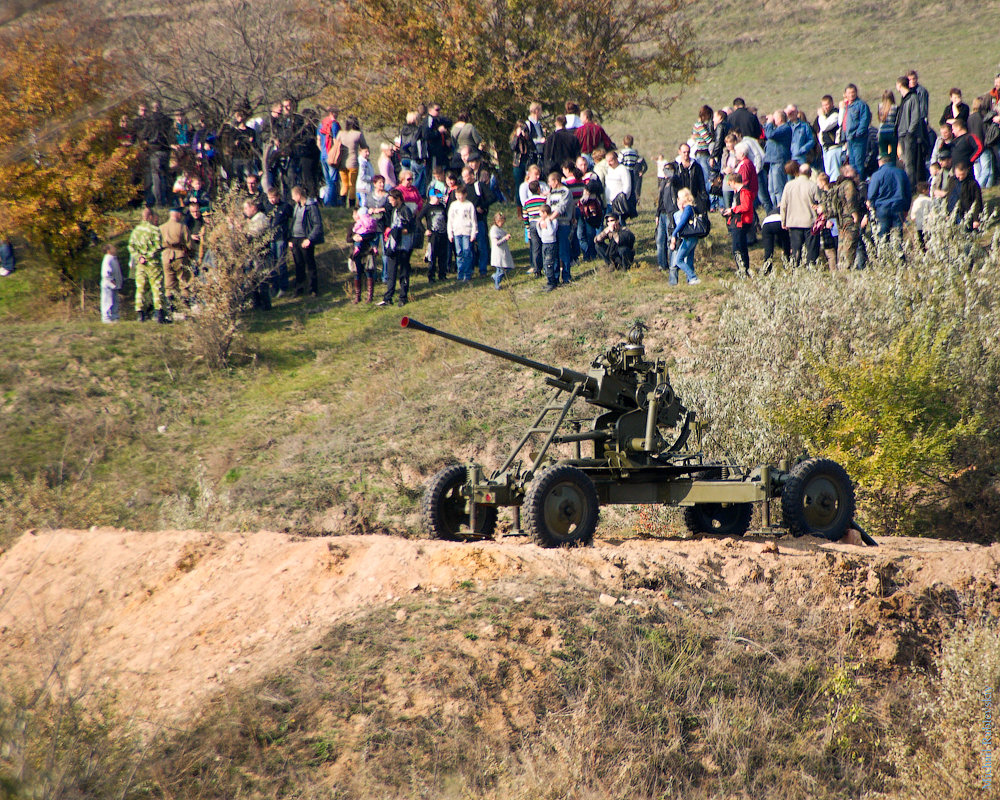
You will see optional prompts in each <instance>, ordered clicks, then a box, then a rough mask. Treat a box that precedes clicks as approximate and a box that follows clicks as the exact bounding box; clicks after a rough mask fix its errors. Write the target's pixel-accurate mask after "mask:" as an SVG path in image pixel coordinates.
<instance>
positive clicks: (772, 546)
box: [760, 542, 779, 555]
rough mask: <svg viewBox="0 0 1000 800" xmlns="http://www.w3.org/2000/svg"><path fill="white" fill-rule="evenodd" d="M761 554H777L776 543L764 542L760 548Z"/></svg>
mask: <svg viewBox="0 0 1000 800" xmlns="http://www.w3.org/2000/svg"><path fill="white" fill-rule="evenodd" d="M760 552H761V553H774V554H775V555H777V554H778V552H779V551H778V543H777V542H764V544H762V545H761V547H760Z"/></svg>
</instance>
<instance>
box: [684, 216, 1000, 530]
mask: <svg viewBox="0 0 1000 800" xmlns="http://www.w3.org/2000/svg"><path fill="white" fill-rule="evenodd" d="M983 242H985V244H984V243H983ZM998 277H1000V230H998V228H997V226H996V224H995V220H992V219H991V220H989V221H987V223H986V226H985V229H984V234H983V238H982V239H979V240H975V241H973V240H970V238H969V237H968V236H967V235H966V234H965V233H963V232H962V231H961V230H960V229H959V228H958V227H957V226H954V225H951V224H949V223H948V222H947V220H944V219H937V220H935V221H934V222H933V224H932V228H931V231H930V236H929V241H928V247H927V251H926V252H922V251H920V250H919V249H917V248H915V247H911V246H907V248H906V257H905V260H900V259H899V257H898V255H897V251H896V250H894V249H892V248H890V247H888V246H886V247H883V246H880V245H879V244H878V243H872V242H870V243H869V265H868V268H867V269H865V270H863V271H851V272H843V273H835V274H831V273H829V272H827V271H826V270H825V269H824V270H820V269H808V268H800V269H778V270H776V271H775V272H774V273H773V274H771V275H769V276H764V277H757V278H756V279H754V280H752V281H746V282H742V283H738V284H736V285H735V286H734V288H733V295H732V298H731V299H730V300H729V301H728V302H727V303H726V304H725V305H724V306H723V308H722V310H721V312H720V319H719V330H718V337H717V339H716V341H715V342H713V343H711V344H710V345H707V346H704V347H701V348H700V349H698V350H697V351H695V353H694V355H693V356H692V358H690V359H688V360H687V361H685V362H682V363H681V364H680V369H679V370H678V375H677V384H678V389H679V391H680V392H681V395H682V396H683V397H684V398H685V401H686V402H687V403H688V404H689V406H691V407H694V408H697V409H699V410H700V411H701V413H702V416H703V420H704V421H705V423H706V425H707V434H708V437H707V438H708V442H709V445H710V446H711V447H714V448H715V449H717V450H718V451H720V452H721V453H731V454H732V456H733V457H735V458H739V459H741V460H745V461H748V462H750V463H754V464H756V463H774V462H775V461H776V460H778V459H780V458H782V457H788V456H794V455H796V454H798V453H801V452H802V451H803V449H804V448H806V447H809V448H811V449H812V450H813V455H824V456H830V457H833V458H840V459H843V460H844V461H845V462H848V464H849V468H850V469H851V472H852V474H853V477H854V478H855V480H856V481H857V482H858V484H859V490H860V496H861V501H862V502H861V504H860V505H859V514H860V516H861V517H862V518H863V519H864V520H866V521H868V522H869V523H875V524H876V525H878V529H879V530H880V531H882V532H885V531H890V530H891V531H899V532H908V533H934V534H935V535H939V536H940V535H946V534H948V533H949V532H948V531H946V530H945V527H946V526H958V527H960V528H963V529H962V530H958V531H955V535H957V536H959V537H960V538H969V539H979V540H987V539H992V538H994V537H996V536H997V531H998V530H1000V525H998V524H997V523H998V522H1000V503H998V502H997V499H996V495H997V492H996V477H995V476H996V474H997V469H998V464H1000V461H998V459H997V452H998V444H1000V417H998V414H997V410H996V408H995V400H994V398H995V393H996V388H997V385H998V383H1000V343H998V341H997V337H996V331H997V330H998V329H1000V281H998ZM905 439H908V440H909V441H906V442H904V440H905ZM931 487H934V488H935V491H928V490H929V489H930V488H931Z"/></svg>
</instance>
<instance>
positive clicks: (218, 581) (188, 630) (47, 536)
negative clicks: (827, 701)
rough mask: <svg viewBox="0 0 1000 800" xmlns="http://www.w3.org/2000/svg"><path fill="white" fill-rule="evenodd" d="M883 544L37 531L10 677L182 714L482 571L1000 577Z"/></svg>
mask: <svg viewBox="0 0 1000 800" xmlns="http://www.w3.org/2000/svg"><path fill="white" fill-rule="evenodd" d="M880 544H881V547H879V548H874V549H873V548H863V547H854V546H850V545H834V544H829V543H826V542H821V541H820V540H815V539H799V540H795V539H789V538H785V539H780V540H777V541H775V540H771V539H755V538H748V539H744V540H721V541H720V540H713V539H702V540H681V539H663V540H659V539H657V540H650V539H646V540H635V539H631V540H626V541H622V542H615V541H607V540H605V541H602V540H598V541H597V542H596V544H595V546H594V547H592V548H585V549H580V550H571V551H563V550H543V549H540V548H538V547H535V546H534V545H532V544H530V543H528V542H527V541H526V540H523V539H513V538H508V539H506V540H504V541H500V542H484V543H475V544H453V543H446V542H437V541H414V540H406V539H401V538H393V537H384V536H351V537H335V538H301V537H295V536H289V535H286V534H279V533H270V532H258V533H252V534H238V533H199V532H194V531H163V532H156V533H140V532H133V531H121V530H108V529H98V530H91V531H66V530H58V531H47V532H41V533H29V534H26V535H24V536H23V537H21V538H20V539H19V540H18V541H17V542H16V543H15V545H14V546H13V547H12V548H11V549H10V550H9V551H7V552H6V553H3V554H0V664H3V665H4V666H3V667H2V668H0V673H3V674H0V678H3V679H4V680H29V681H32V680H37V677H29V676H37V675H39V674H48V675H49V676H50V680H54V681H59V680H64V681H66V682H67V684H68V685H70V686H73V687H82V688H87V687H99V686H101V687H105V686H106V687H107V688H111V689H114V690H117V691H118V692H119V697H121V698H125V699H127V700H128V701H130V702H134V703H135V704H136V706H137V707H142V708H143V709H148V713H149V714H150V716H151V717H152V718H153V719H155V720H159V721H169V720H176V719H182V718H183V717H185V716H187V715H188V714H189V713H190V712H191V711H193V710H194V709H197V708H198V707H199V705H200V704H201V702H202V701H203V700H205V699H206V698H207V697H208V696H210V695H212V694H213V693H215V692H216V691H218V690H219V689H220V688H221V687H223V686H224V685H225V684H226V683H227V682H229V681H235V682H237V683H242V682H245V681H247V680H250V679H253V678H255V677H259V676H262V675H264V674H265V673H267V672H271V671H273V670H275V669H277V668H279V667H281V665H282V664H284V663H287V662H288V661H289V660H291V659H293V658H294V657H295V656H296V654H298V653H301V652H302V651H305V650H307V649H309V648H310V647H312V646H313V645H314V644H315V643H316V642H317V641H318V640H319V638H320V637H321V636H322V635H323V634H324V632H325V631H327V630H328V629H329V627H330V625H331V624H333V623H335V622H336V621H338V620H341V619H345V618H347V617H349V616H350V615H353V614H358V613H363V612H364V611H365V610H367V609H368V608H370V607H371V606H373V605H375V604H381V603H394V602H399V601H400V598H407V597H412V596H414V595H415V594H419V593H421V592H436V591H448V590H450V589H453V588H455V587H456V586H457V585H458V584H459V583H462V582H465V581H473V582H475V586H476V587H477V588H480V589H482V588H484V587H491V591H501V592H502V591H503V589H504V585H505V583H506V584H513V582H515V581H521V580H523V579H540V580H544V581H546V582H556V583H564V584H571V585H574V586H577V587H578V588H579V589H580V591H583V592H590V593H592V594H593V597H594V602H595V603H596V602H605V603H612V602H615V599H616V598H617V599H620V600H626V599H636V600H638V601H639V602H643V603H656V602H666V594H665V588H664V587H668V586H670V585H678V584H684V585H686V586H691V587H695V588H696V589H701V590H704V591H709V592H713V591H714V592H724V593H740V594H743V595H745V596H746V598H747V599H748V600H751V601H752V602H759V603H762V604H763V605H764V606H765V607H767V605H768V604H769V603H771V604H773V603H787V602H794V598H799V597H803V596H804V595H805V593H807V592H810V591H812V592H813V596H814V598H815V596H817V595H816V590H817V587H822V586H823V585H827V584H828V585H829V587H830V589H829V591H822V592H820V593H819V595H818V596H819V597H821V598H823V599H822V600H821V602H823V603H826V604H827V605H828V606H829V608H830V610H831V612H833V613H836V612H841V611H844V610H847V609H848V608H849V607H853V603H852V601H850V598H849V597H848V596H847V595H845V593H844V592H842V591H838V590H837V588H836V587H837V586H838V585H843V584H844V583H845V581H844V580H842V578H843V576H845V575H848V576H850V581H848V582H849V583H852V584H853V585H858V586H861V585H863V586H867V587H868V589H869V590H870V594H871V595H872V596H875V597H884V596H886V595H888V594H892V590H894V589H895V587H902V586H905V587H906V589H907V591H909V592H911V593H919V592H920V591H922V590H924V589H927V588H929V587H934V586H939V585H944V586H948V587H955V588H958V589H962V588H965V587H968V586H969V585H972V584H975V583H977V582H978V583H980V584H983V585H986V586H992V587H993V588H995V587H996V584H997V583H1000V545H994V546H993V547H989V548H987V547H980V546H976V545H966V544H958V543H952V542H942V541H937V540H929V539H903V538H900V539H890V540H882V541H881V542H880ZM824 582H825V583H824ZM601 595H604V597H603V599H602V598H601ZM810 602H814V599H813V600H811V601H810ZM848 604H850V605H848ZM995 613H996V614H997V615H1000V604H997V608H996V609H995Z"/></svg>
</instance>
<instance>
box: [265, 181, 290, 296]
mask: <svg viewBox="0 0 1000 800" xmlns="http://www.w3.org/2000/svg"><path fill="white" fill-rule="evenodd" d="M261 211H263V212H264V213H265V214H267V222H268V226H269V227H270V230H271V244H270V245H269V253H268V256H269V258H270V261H271V269H272V272H271V276H272V277H271V285H272V286H275V287H277V292H276V297H281V295H282V294H283V293H284V292H287V291H288V259H287V255H288V242H289V241H290V240H291V238H292V205H291V203H289V202H288V201H287V200H284V199H283V198H282V197H281V192H279V191H278V187H277V186H271V187H270V188H268V190H267V197H266V198H265V200H264V204H263V206H262V207H261Z"/></svg>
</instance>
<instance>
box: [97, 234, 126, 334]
mask: <svg viewBox="0 0 1000 800" xmlns="http://www.w3.org/2000/svg"><path fill="white" fill-rule="evenodd" d="M122 283H123V281H122V268H121V265H120V264H119V263H118V251H117V250H116V248H115V246H114V244H112V243H111V242H109V243H108V244H107V245H106V246H105V247H104V260H103V261H102V262H101V322H117V321H118V318H119V316H120V314H121V311H120V308H119V303H118V293H119V292H120V291H121V290H122Z"/></svg>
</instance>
